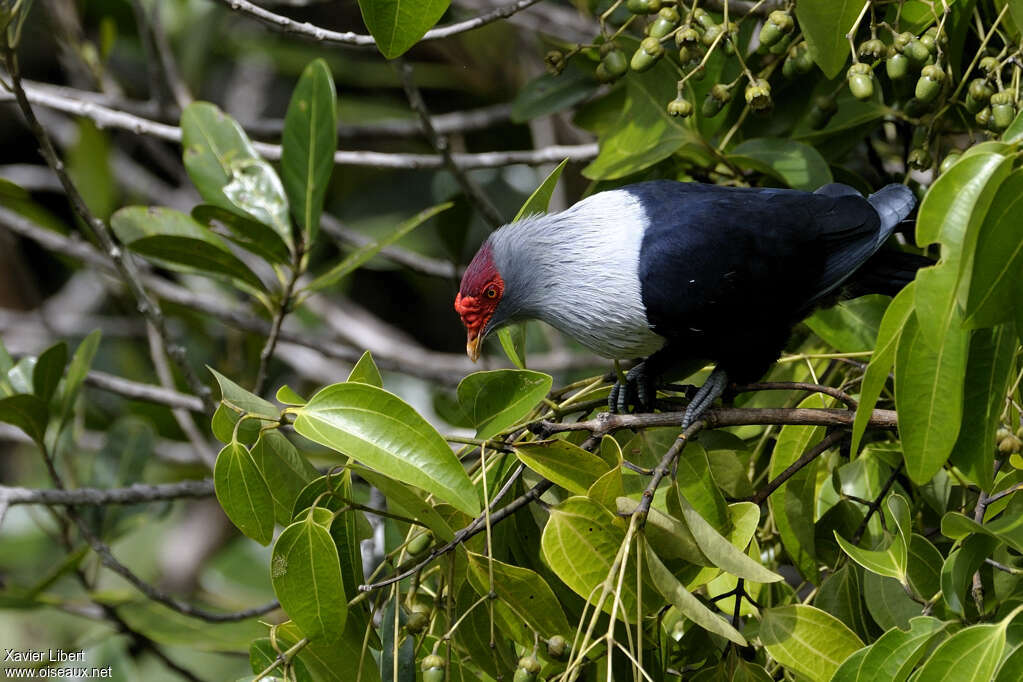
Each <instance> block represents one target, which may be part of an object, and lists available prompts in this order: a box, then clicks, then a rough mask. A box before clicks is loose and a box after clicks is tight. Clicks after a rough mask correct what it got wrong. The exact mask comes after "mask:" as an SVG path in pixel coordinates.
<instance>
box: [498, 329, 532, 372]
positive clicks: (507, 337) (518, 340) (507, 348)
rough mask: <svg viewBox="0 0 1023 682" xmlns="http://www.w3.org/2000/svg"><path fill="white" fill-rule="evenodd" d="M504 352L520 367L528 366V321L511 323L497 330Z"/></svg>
mask: <svg viewBox="0 0 1023 682" xmlns="http://www.w3.org/2000/svg"><path fill="white" fill-rule="evenodd" d="M497 339H498V341H500V342H501V348H502V349H503V350H504V354H505V355H507V356H508V359H509V360H511V363H512V364H513V365H515V366H516V367H518V368H519V369H525V368H526V323H525V322H519V323H516V324H509V325H505V326H504V327H501V328H500V329H498V330H497Z"/></svg>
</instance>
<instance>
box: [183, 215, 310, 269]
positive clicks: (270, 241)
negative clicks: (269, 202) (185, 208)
mask: <svg viewBox="0 0 1023 682" xmlns="http://www.w3.org/2000/svg"><path fill="white" fill-rule="evenodd" d="M191 216H192V219H193V220H195V221H196V222H198V223H200V224H201V225H205V226H207V227H213V226H215V225H220V226H221V227H222V228H224V229H225V230H226V231H227V234H226V235H225V236H226V237H227V238H228V239H230V240H231V241H232V242H234V243H235V244H237V245H238V246H240V247H242V248H243V249H245V250H246V251H250V252H252V253H254V254H256V255H257V256H259V257H260V258H262V259H263V260H265V261H267V262H268V263H277V264H283V263H290V262H291V254H290V253H289V251H288V245H287V244H286V243H285V242H284V240H283V239H281V236H280V235H279V234H277V231H276V230H274V229H273V228H271V227H269V226H267V225H264V224H263V223H261V222H259V221H258V220H256V219H255V218H252V217H250V216H248V215H242V214H241V213H239V212H235V211H229V210H227V209H226V208H222V207H220V206H214V205H213V204H199V205H198V206H196V207H195V208H193V209H192V212H191Z"/></svg>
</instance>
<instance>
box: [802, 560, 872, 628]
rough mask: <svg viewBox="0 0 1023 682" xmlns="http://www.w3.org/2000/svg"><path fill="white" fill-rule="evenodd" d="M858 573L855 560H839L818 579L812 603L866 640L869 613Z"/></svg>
mask: <svg viewBox="0 0 1023 682" xmlns="http://www.w3.org/2000/svg"><path fill="white" fill-rule="evenodd" d="M861 573H862V571H861V570H860V568H859V567H858V566H856V565H855V564H851V563H849V562H846V563H844V564H842V566H841V567H839V568H837V569H836V570H835V571H834V572H833V573H832V574H831V575H829V576H828V577H827V578H825V579H824V581H823V582H821V586H820V589H818V590H817V596H816V597H814V599H813V605H814V606H816V607H817V608H819V609H821V610H822V611H827V612H828V613H830V614H831V615H832V616H834V617H835V618H837V619H838V620H840V621H842V622H843V623H845V624H846V625H848V626H849V628H850V629H851V630H852V631H853V632H855V633H856V634H857V636H859V637H862V638H865V639H868V640H869V637H870V634H871V632H870V625H869V623H870V617H869V616H868V615H867V607H866V605H865V604H864V603H863V598H864V593H863V585H862V580H861V579H860V575H861Z"/></svg>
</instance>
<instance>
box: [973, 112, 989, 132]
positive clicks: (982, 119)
mask: <svg viewBox="0 0 1023 682" xmlns="http://www.w3.org/2000/svg"><path fill="white" fill-rule="evenodd" d="M973 120H974V121H976V122H977V125H979V126H980V127H981V128H987V127H988V125H989V124H990V123H991V107H984V108H983V109H981V110H980V111H978V112H977V113H976V114H974V115H973Z"/></svg>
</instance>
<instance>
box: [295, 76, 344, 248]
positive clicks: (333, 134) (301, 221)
mask: <svg viewBox="0 0 1023 682" xmlns="http://www.w3.org/2000/svg"><path fill="white" fill-rule="evenodd" d="M335 149H337V95H336V93H335V91H334V79H333V77H332V76H331V74H330V67H329V66H327V62H325V61H324V60H322V59H316V60H314V61H312V62H310V64H309V65H308V66H307V67H305V70H304V71H303V72H302V77H301V78H300V79H299V81H298V85H296V86H295V91H294V92H293V93H292V94H291V102H290V103H289V104H288V112H287V114H285V116H284V134H283V135H282V137H281V180H283V181H284V190H285V191H286V192H287V194H288V202H289V203H290V204H291V212H292V215H294V216H295V222H296V223H298V227H299V229H300V230H302V231H303V233H304V234H305V243H306V248H309V247H310V246H311V245H312V244H313V241H314V240H315V239H316V233H317V231H318V229H319V224H320V212H321V211H322V210H323V197H324V196H325V195H326V193H327V185H328V183H329V182H330V173H331V171H332V170H333V169H334V150H335Z"/></svg>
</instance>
